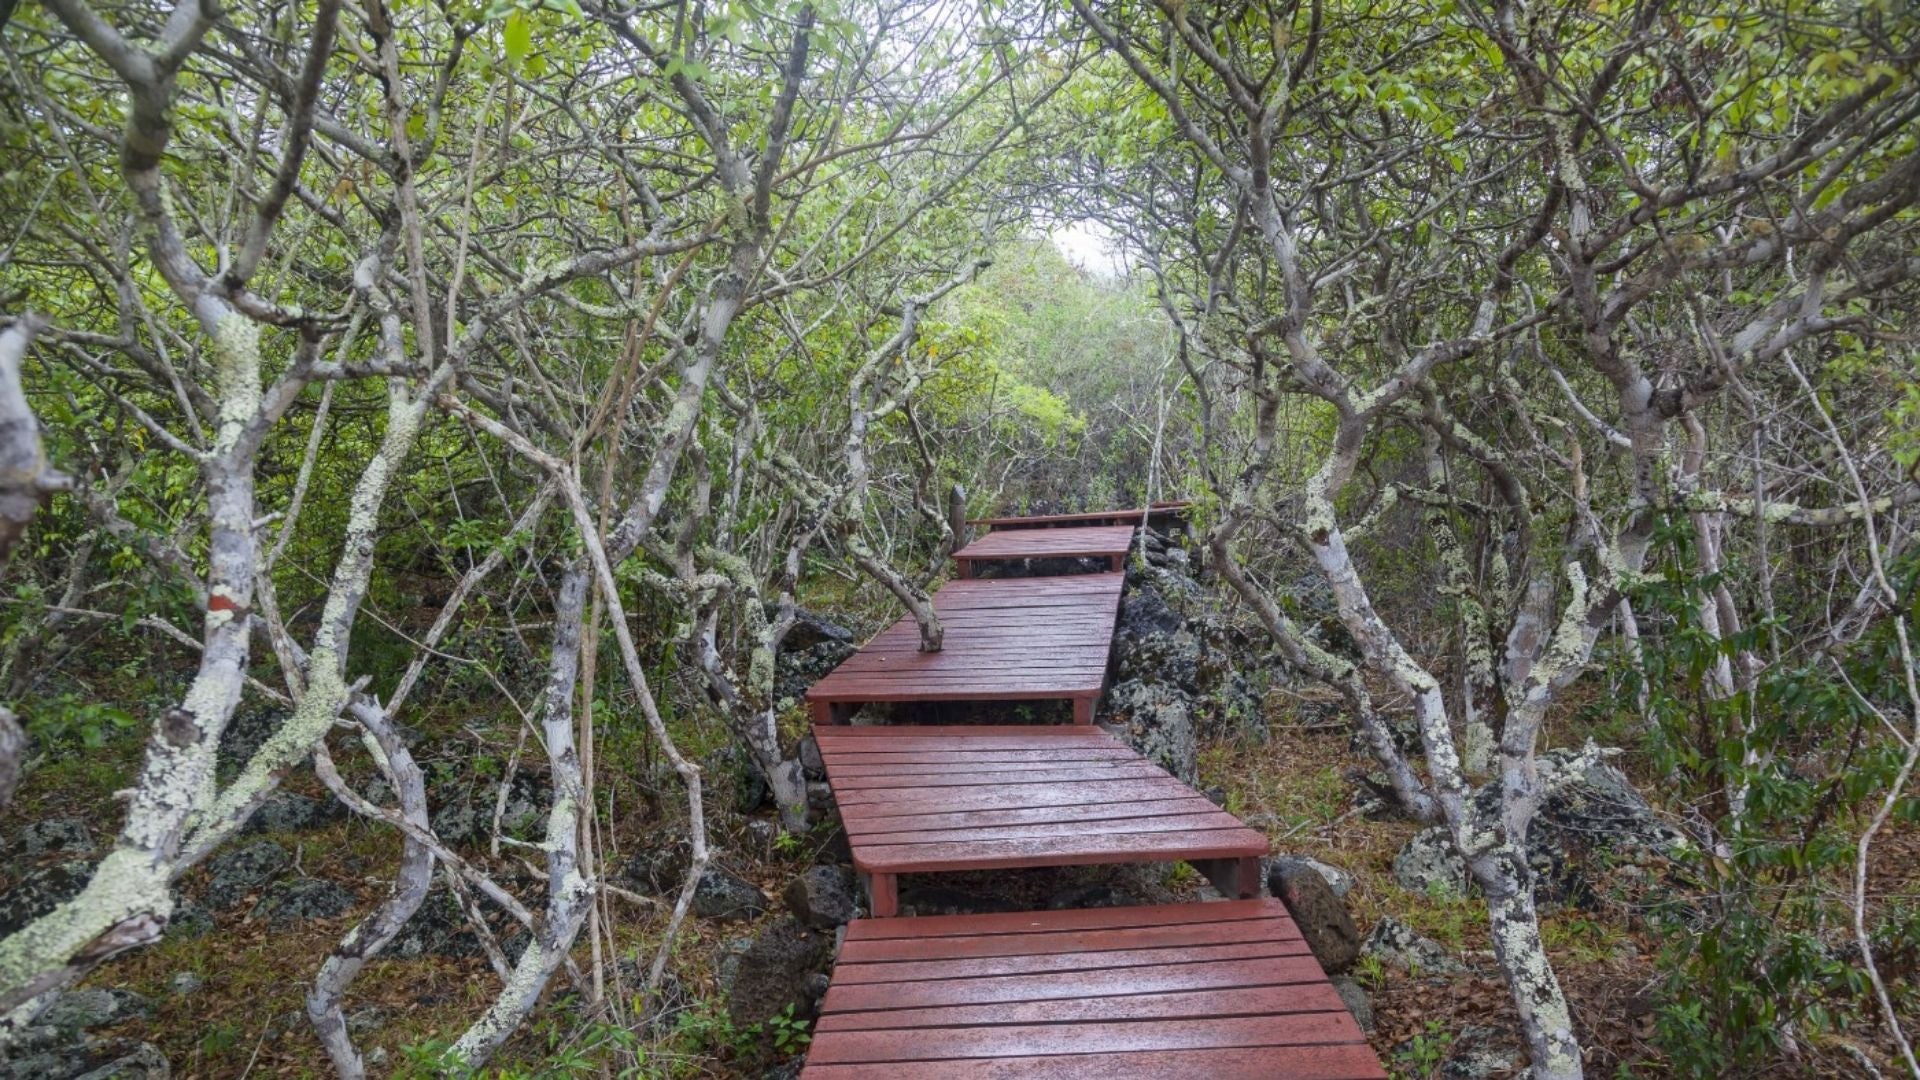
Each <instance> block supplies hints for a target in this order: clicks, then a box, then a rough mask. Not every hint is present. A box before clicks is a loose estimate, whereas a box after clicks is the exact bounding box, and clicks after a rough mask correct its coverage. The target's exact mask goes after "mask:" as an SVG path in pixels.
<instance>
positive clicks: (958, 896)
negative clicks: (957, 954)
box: [900, 885, 1019, 915]
mask: <svg viewBox="0 0 1920 1080" xmlns="http://www.w3.org/2000/svg"><path fill="white" fill-rule="evenodd" d="M1017 910H1019V906H1018V905H1016V904H1015V903H1014V902H1013V901H1011V900H1006V899H1003V898H1001V897H997V896H979V895H976V894H974V893H970V892H962V891H961V890H959V889H954V888H949V887H947V886H945V885H918V886H914V887H913V888H909V889H902V890H901V891H900V913H901V914H902V915H991V914H994V913H996V912H1002V911H1017Z"/></svg>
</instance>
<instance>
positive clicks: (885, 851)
mask: <svg viewBox="0 0 1920 1080" xmlns="http://www.w3.org/2000/svg"><path fill="white" fill-rule="evenodd" d="M814 736H815V737H816V738H817V739H818V740H819V742H820V756H821V758H822V759H823V760H824V761H825V762H826V766H827V782H828V783H829V784H831V785H832V787H833V791H834V797H835V799H836V800H837V801H838V802H839V805H840V818H841V821H842V822H843V823H844V825H845V826H846V830H847V841H848V844H849V845H850V846H851V847H852V848H853V867H854V869H855V870H857V871H859V872H860V874H861V876H862V878H863V879H864V880H865V881H866V882H867V888H868V896H869V908H870V910H871V911H872V913H873V914H874V916H875V917H877V918H879V917H885V916H889V915H892V914H894V913H895V912H896V910H897V909H898V891H897V890H898V875H900V874H903V873H930V872H937V871H953V870H990V869H999V868H1007V867H1023V866H1081V865H1085V864H1089V863H1126V862H1175V861H1180V862H1187V863H1191V864H1193V866H1194V867H1195V868H1196V869H1198V870H1200V871H1201V872H1202V873H1204V874H1206V875H1207V877H1208V878H1209V879H1210V880H1212V881H1213V882H1214V884H1215V886H1216V887H1217V888H1219V890H1220V891H1221V892H1222V893H1223V894H1225V895H1227V896H1252V895H1254V894H1255V893H1256V892H1257V890H1258V888H1259V877H1260V856H1262V855H1265V854H1266V853H1267V838H1266V836H1265V835H1263V834H1261V833H1259V832H1256V831H1254V830H1253V829H1249V828H1247V827H1246V826H1245V825H1243V824H1241V823H1240V821H1239V819H1238V818H1235V817H1234V816H1233V815H1232V814H1229V813H1227V812H1225V811H1224V810H1221V809H1220V808H1219V807H1218V806H1215V805H1214V804H1213V803H1211V802H1209V801H1208V800H1207V799H1206V798H1205V797H1204V796H1202V795H1200V794H1199V793H1198V792H1196V791H1194V790H1193V789H1192V788H1190V787H1188V786H1186V785H1185V784H1183V783H1181V782H1180V781H1178V780H1176V779H1174V778H1173V777H1172V776H1171V775H1169V774H1168V773H1167V771H1166V770H1164V769H1162V768H1160V766H1158V765H1155V764H1153V763H1152V762H1150V761H1147V760H1146V759H1145V758H1143V757H1141V756H1140V754H1139V753H1138V752H1137V751H1135V750H1134V749H1133V748H1132V747H1130V746H1128V745H1127V744H1125V743H1123V742H1121V741H1120V740H1119V739H1116V738H1114V737H1113V736H1111V735H1109V734H1107V733H1106V732H1104V731H1101V730H1100V729H1099V728H1095V727H1090V726H1089V727H1080V726H1078V725H1075V726H1071V727H1066V726H1061V727H1031V726H1027V727H1019V726H1016V727H914V728H906V729H902V728H897V727H859V728H855V727H841V728H832V727H817V728H815V729H814Z"/></svg>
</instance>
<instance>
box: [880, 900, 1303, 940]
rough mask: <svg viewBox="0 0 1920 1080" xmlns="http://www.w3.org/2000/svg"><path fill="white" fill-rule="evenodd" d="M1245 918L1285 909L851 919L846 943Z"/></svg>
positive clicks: (1234, 905)
mask: <svg viewBox="0 0 1920 1080" xmlns="http://www.w3.org/2000/svg"><path fill="white" fill-rule="evenodd" d="M1243 919H1287V920H1289V922H1291V917H1290V916H1288V914H1287V908H1286V905H1284V904H1282V903H1281V902H1280V901H1278V900H1274V899H1271V898H1265V899H1259V900H1225V901H1219V902H1216V903H1211V904H1137V905H1134V906H1132V907H1111V908H1070V909H1068V910H1065V911H1014V912H1007V913H1004V914H993V915H922V916H920V917H919V918H916V919H902V920H898V921H896V920H890V919H855V920H854V921H853V922H850V923H848V924H847V940H848V941H889V940H893V939H896V938H914V939H918V938H928V937H950V936H962V937H966V936H977V935H981V934H1052V933H1060V932H1063V931H1069V930H1118V929H1126V928H1130V927H1136V926H1186V925H1194V924H1200V923H1222V922H1236V921H1239V920H1243Z"/></svg>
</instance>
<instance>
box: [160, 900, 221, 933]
mask: <svg viewBox="0 0 1920 1080" xmlns="http://www.w3.org/2000/svg"><path fill="white" fill-rule="evenodd" d="M211 933H213V915H212V913H211V912H209V911H208V910H207V909H206V908H203V907H201V906H200V905H199V904H196V903H194V902H193V901H191V900H180V901H177V902H176V903H175V904H174V905H173V917H172V918H170V919H168V920H167V936H168V937H170V938H173V939H175V940H177V941H191V940H192V939H194V938H197V937H205V936H207V935H208V934H211Z"/></svg>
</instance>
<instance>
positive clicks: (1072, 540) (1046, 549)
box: [953, 525, 1134, 559]
mask: <svg viewBox="0 0 1920 1080" xmlns="http://www.w3.org/2000/svg"><path fill="white" fill-rule="evenodd" d="M1133 531H1134V530H1133V526H1131V525H1085V526H1081V527H1079V528H1063V529H1010V530H1006V531H1003V532H992V533H988V534H987V535H985V536H983V537H981V538H980V539H978V540H975V541H973V542H972V543H970V544H968V545H966V546H965V547H963V548H961V549H960V550H958V551H956V552H954V553H953V557H954V558H956V559H1029V558H1042V559H1044V558H1075V557H1099V556H1112V555H1125V554H1126V553H1127V549H1128V548H1130V547H1132V546H1133Z"/></svg>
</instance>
